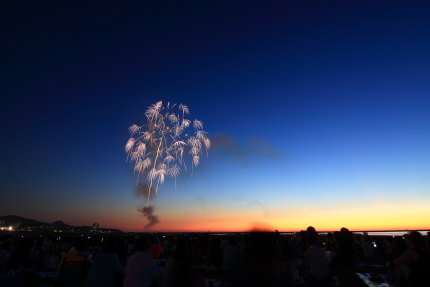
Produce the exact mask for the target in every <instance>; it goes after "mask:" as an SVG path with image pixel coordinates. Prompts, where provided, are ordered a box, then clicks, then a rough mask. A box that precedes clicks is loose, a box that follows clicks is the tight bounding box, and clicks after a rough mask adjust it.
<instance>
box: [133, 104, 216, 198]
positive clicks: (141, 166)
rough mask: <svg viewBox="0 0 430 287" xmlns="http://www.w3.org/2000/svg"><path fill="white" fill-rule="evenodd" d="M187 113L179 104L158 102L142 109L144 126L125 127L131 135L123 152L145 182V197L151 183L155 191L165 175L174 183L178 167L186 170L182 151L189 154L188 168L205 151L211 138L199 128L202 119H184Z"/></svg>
mask: <svg viewBox="0 0 430 287" xmlns="http://www.w3.org/2000/svg"><path fill="white" fill-rule="evenodd" d="M175 107H176V109H175ZM189 114H190V109H189V108H188V107H187V106H185V105H183V104H180V105H179V106H176V104H170V103H167V105H164V104H163V102H162V101H158V102H157V103H155V104H153V105H151V106H150V107H149V108H148V109H147V110H146V111H145V117H146V123H145V124H144V125H137V124H133V125H131V126H130V127H129V128H128V129H129V132H130V134H131V137H130V139H129V140H128V141H127V143H126V145H125V152H126V153H127V159H129V160H130V161H131V162H133V164H134V171H135V172H136V173H138V181H139V178H141V179H143V180H145V179H146V180H147V181H148V186H149V187H148V194H149V195H148V199H149V196H150V193H151V190H153V186H155V192H156V193H157V192H158V186H159V185H160V184H162V183H163V182H164V181H165V179H166V177H168V176H170V177H173V178H174V179H175V186H176V177H178V176H179V174H180V172H181V167H183V169H184V170H187V167H186V161H187V156H185V155H186V154H189V155H190V159H189V161H190V162H191V166H192V167H196V166H197V165H199V163H200V159H201V154H202V148H204V149H205V151H206V155H207V154H208V150H209V148H210V146H211V141H210V139H209V138H208V136H207V133H206V132H205V131H204V130H203V122H202V121H199V120H197V119H194V120H193V121H191V120H189V119H187V118H186V116H187V115H189Z"/></svg>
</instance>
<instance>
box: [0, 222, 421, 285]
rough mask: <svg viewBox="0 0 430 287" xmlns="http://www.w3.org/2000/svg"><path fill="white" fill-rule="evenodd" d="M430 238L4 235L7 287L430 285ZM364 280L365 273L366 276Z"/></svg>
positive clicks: (0, 249) (312, 232) (1, 276)
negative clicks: (368, 283) (368, 281)
mask: <svg viewBox="0 0 430 287" xmlns="http://www.w3.org/2000/svg"><path fill="white" fill-rule="evenodd" d="M428 247H429V235H428V234H427V236H423V235H422V234H421V233H419V232H417V231H412V232H409V233H408V234H405V235H404V236H396V237H393V236H369V235H368V234H358V233H357V234H355V233H352V232H350V231H349V230H348V229H347V228H341V229H340V231H338V232H333V233H330V232H329V233H319V232H318V231H317V230H316V229H315V228H314V227H312V226H309V227H308V228H307V229H306V230H304V231H301V232H297V233H294V234H281V233H279V232H263V231H253V232H248V233H237V234H233V233H231V234H224V235H219V234H218V235H217V234H209V233H196V234H164V235H163V234H126V235H110V236H106V235H105V236H93V235H83V234H82V235H81V234H79V235H74V234H69V235H62V236H58V235H57V234H55V235H53V234H36V233H25V234H24V233H3V234H0V286H35V287H42V286H44V287H47V286H66V287H67V286H70V287H72V286H84V287H98V286H100V287H102V286H103V287H120V286H123V287H147V286H151V287H155V286H160V287H163V286H166V287H173V286H190V287H194V286H196V287H197V286H199V287H200V286H202V287H203V286H366V285H365V283H364V282H365V280H364V279H363V278H364V277H363V278H360V277H359V276H357V275H356V274H367V275H368V279H369V280H370V281H373V282H382V281H383V282H388V283H389V284H392V285H393V286H430V278H429V274H430V256H429V252H428V250H429V248H428ZM362 276H364V275H362Z"/></svg>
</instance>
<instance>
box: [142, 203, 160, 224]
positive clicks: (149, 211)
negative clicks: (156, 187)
mask: <svg viewBox="0 0 430 287" xmlns="http://www.w3.org/2000/svg"><path fill="white" fill-rule="evenodd" d="M138 211H139V212H141V213H142V214H143V216H144V217H146V219H148V224H146V225H145V227H144V229H148V228H150V227H152V226H154V225H156V224H157V223H159V222H160V221H159V220H158V217H157V216H156V215H154V206H152V205H150V206H144V207H141V208H139V209H138Z"/></svg>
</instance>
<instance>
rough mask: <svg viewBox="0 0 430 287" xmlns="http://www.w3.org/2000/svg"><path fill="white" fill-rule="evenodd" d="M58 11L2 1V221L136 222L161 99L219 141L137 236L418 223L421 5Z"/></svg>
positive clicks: (426, 188) (428, 195)
mask: <svg viewBox="0 0 430 287" xmlns="http://www.w3.org/2000/svg"><path fill="white" fill-rule="evenodd" d="M60 2H61V3H60ZM60 2H53V3H52V4H50V5H49V6H48V5H46V6H41V5H42V4H40V3H38V2H33V4H30V3H27V4H24V3H22V2H16V1H11V2H9V3H7V4H6V3H2V4H1V5H2V6H3V7H2V8H1V9H0V11H1V12H0V13H1V17H0V19H2V20H1V22H2V23H1V24H2V25H1V27H2V28H3V30H4V31H2V35H3V37H2V38H3V41H2V42H3V45H2V46H1V48H0V49H1V62H2V64H1V65H0V66H1V73H2V76H1V80H0V81H1V95H2V96H1V100H0V119H1V135H2V136H1V141H0V157H1V166H0V192H1V194H0V215H6V214H16V215H21V216H25V217H30V218H34V219H38V220H44V221H54V220H64V221H65V222H66V223H69V224H75V225H78V224H79V225H81V224H86V225H90V224H92V223H93V222H98V223H100V224H101V225H102V227H115V228H120V229H122V230H127V231H141V230H143V227H144V226H145V224H146V223H147V222H146V219H145V218H144V217H143V216H142V215H141V214H140V213H139V212H138V211H137V209H138V207H140V206H142V205H145V203H144V200H143V199H142V198H139V197H137V196H136V195H135V193H134V186H135V182H136V175H135V174H133V173H132V171H131V170H132V166H131V165H130V164H128V163H126V161H125V159H126V155H125V153H124V144H125V142H126V140H127V138H128V131H127V128H128V126H130V125H131V124H133V123H139V124H141V123H143V120H144V111H145V109H146V107H147V106H149V105H151V104H153V103H155V102H156V101H158V100H164V101H170V102H175V103H184V104H186V105H188V106H189V107H190V111H191V116H192V117H195V118H198V119H201V120H203V122H204V124H205V129H206V130H207V131H208V132H209V134H210V137H211V138H212V140H213V141H214V142H215V143H217V144H216V145H215V146H214V148H213V149H212V150H211V151H210V154H209V158H207V159H206V158H205V159H203V160H202V165H201V166H200V167H199V169H198V170H196V172H195V173H194V175H193V176H192V178H191V176H190V175H183V176H181V178H180V179H179V180H178V183H177V188H176V190H175V188H174V187H173V183H172V181H170V182H167V183H165V184H164V185H163V186H162V187H161V188H160V192H159V195H158V197H157V198H156V200H155V201H154V202H153V203H152V204H153V205H154V206H155V214H156V215H157V216H158V217H159V219H160V222H159V223H158V224H157V225H155V226H154V227H153V229H152V230H163V231H192V230H193V231H194V230H198V231H208V230H211V231H215V230H226V231H227V230H248V229H249V228H252V227H254V226H260V227H267V228H276V229H279V230H300V229H305V228H306V227H307V226H309V225H313V226H315V227H316V228H317V230H338V229H340V228H341V227H342V226H345V227H348V228H350V229H351V230H363V229H366V230H376V229H406V228H408V229H414V228H430V222H429V218H430V208H429V206H430V151H429V147H430V52H429V51H430V17H428V15H430V3H429V2H428V1H303V0H295V1H279V2H278V1H219V0H218V1H194V2H187V4H183V3H182V1H180V2H181V3H180V4H179V3H170V2H169V3H167V2H165V3H162V1H146V3H145V4H136V3H135V4H133V5H131V6H123V5H121V4H119V3H117V4H106V3H104V5H105V6H92V5H91V4H88V3H86V4H85V5H83V4H77V3H76V2H74V3H70V4H68V5H66V4H64V3H63V2H62V1H60ZM202 2H204V3H202ZM232 2H233V3H232Z"/></svg>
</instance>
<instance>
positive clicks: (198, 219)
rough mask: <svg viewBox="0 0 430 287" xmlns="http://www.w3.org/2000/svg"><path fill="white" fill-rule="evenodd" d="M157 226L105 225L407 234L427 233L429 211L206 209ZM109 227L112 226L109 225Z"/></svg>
mask: <svg viewBox="0 0 430 287" xmlns="http://www.w3.org/2000/svg"><path fill="white" fill-rule="evenodd" d="M158 215H159V216H160V222H159V223H158V224H157V225H154V226H153V227H152V228H148V229H144V226H145V224H146V223H147V222H146V220H145V218H142V217H141V216H140V215H139V214H137V215H136V216H135V217H134V218H133V220H130V221H128V222H127V224H122V222H120V221H119V220H117V221H116V222H115V224H109V222H106V223H105V224H104V225H105V226H112V227H113V228H118V229H121V230H123V231H129V232H247V231H250V230H267V231H274V230H278V231H280V232H296V231H300V230H305V229H306V228H307V227H308V226H314V227H315V228H316V230H318V231H320V232H323V231H324V232H328V231H338V230H340V229H341V228H342V227H346V228H348V229H349V230H350V231H407V230H430V223H429V221H428V220H427V219H428V218H430V210H429V209H428V208H427V205H426V204H421V205H417V204H409V205H408V204H400V203H397V204H386V203H383V204H382V203H379V204H377V203H375V204H370V205H351V206H346V207H345V206H344V207H326V208H323V207H316V206H312V207H311V206H308V207H303V208H297V209H294V210H293V209H291V210H289V211H282V210H273V211H271V212H269V213H268V214H263V215H262V214H255V213H254V214H253V213H252V212H250V211H249V210H233V211H230V210H222V212H221V211H219V210H217V212H214V209H211V208H209V207H208V208H206V211H204V210H199V212H198V213H195V211H190V212H188V213H186V212H185V211H183V212H181V213H179V212H177V211H166V212H162V211H160V212H159V213H158ZM112 223H113V222H112Z"/></svg>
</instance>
